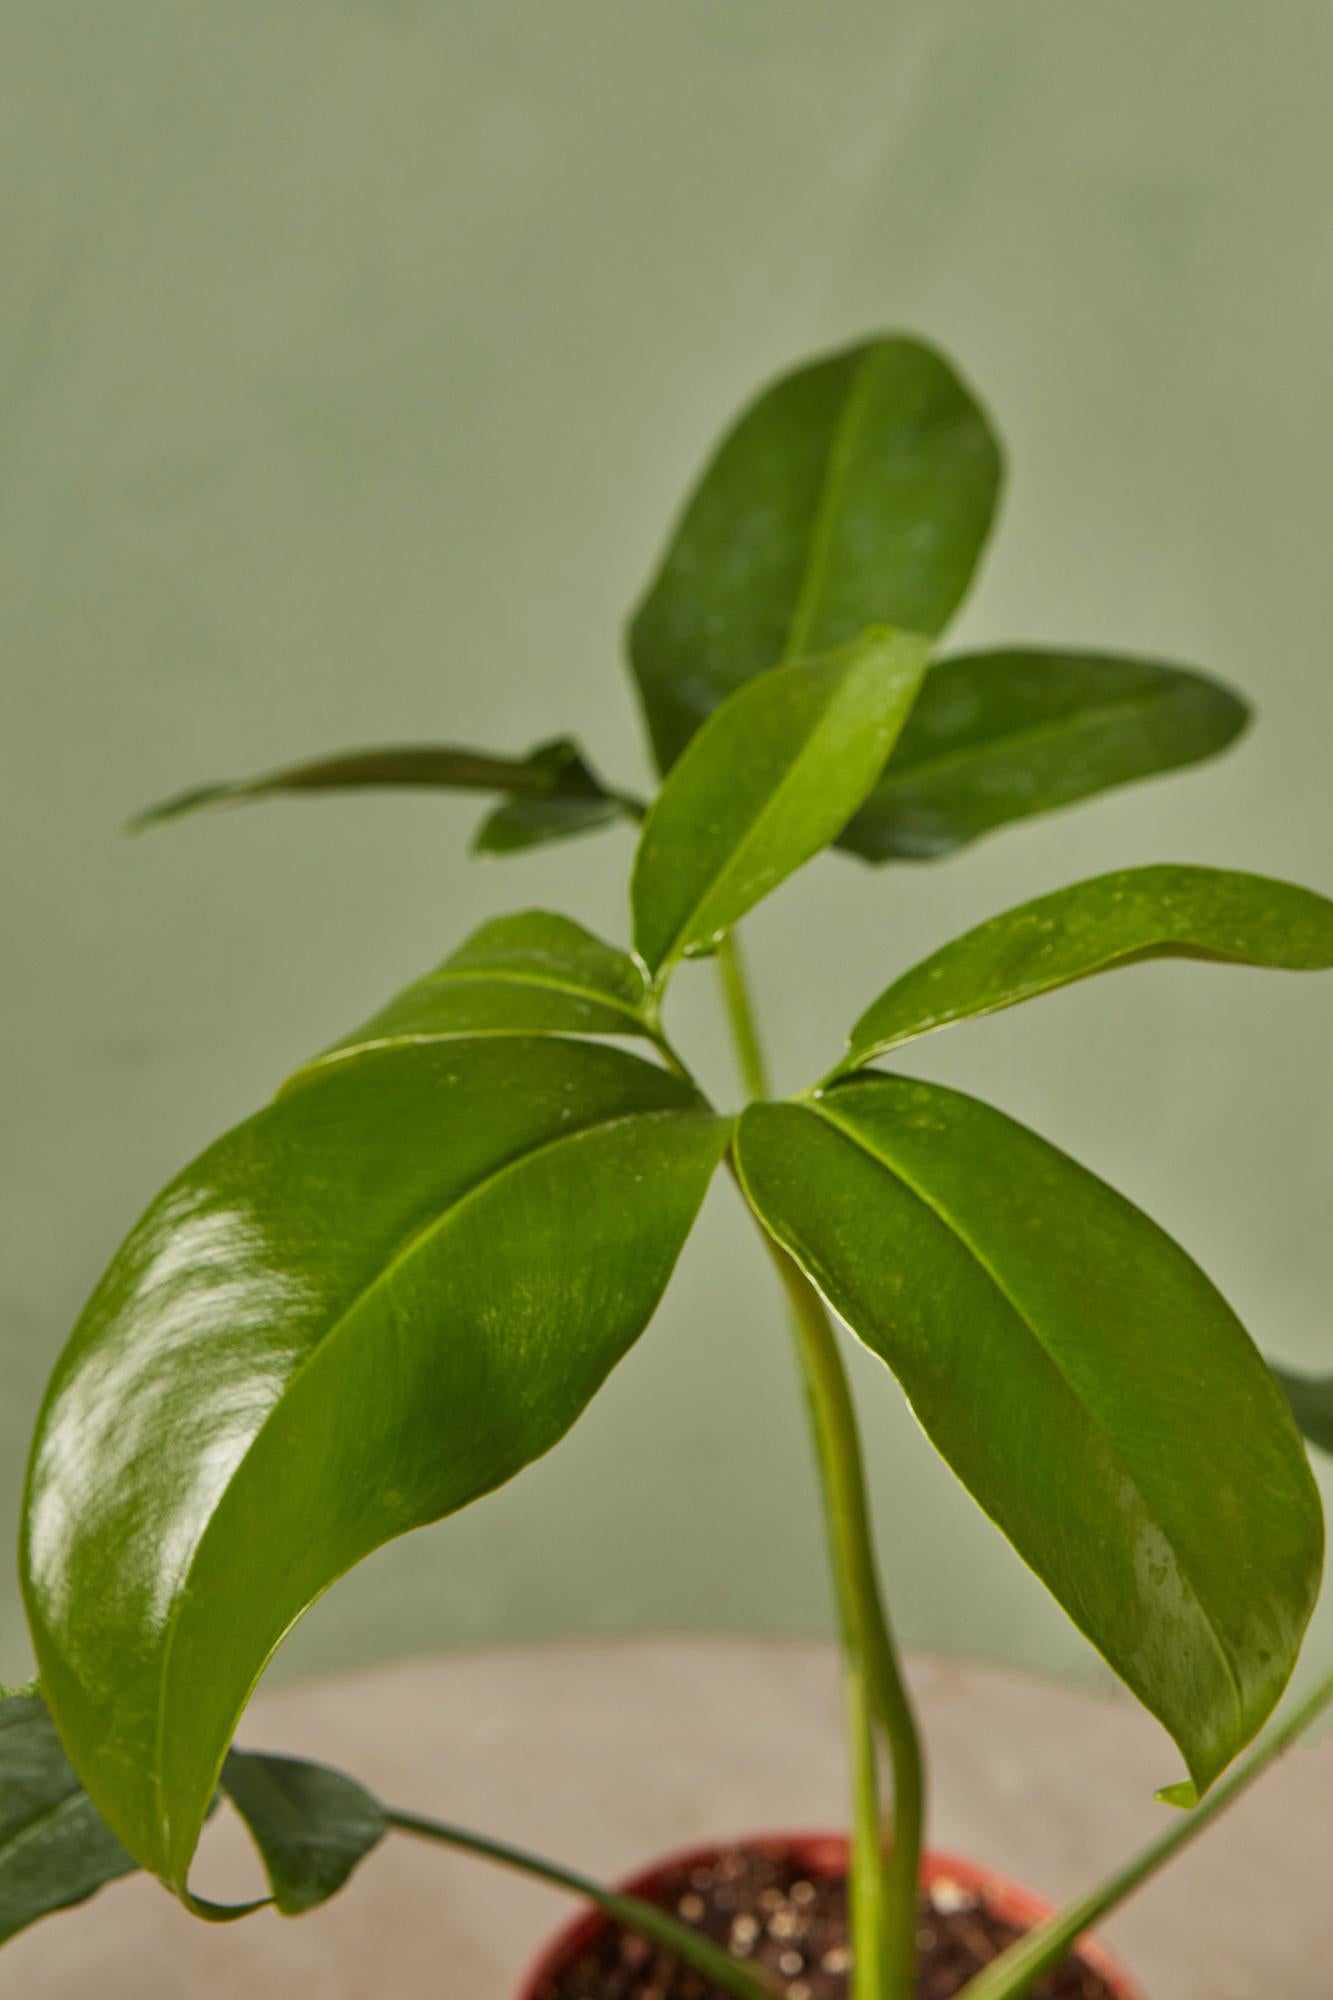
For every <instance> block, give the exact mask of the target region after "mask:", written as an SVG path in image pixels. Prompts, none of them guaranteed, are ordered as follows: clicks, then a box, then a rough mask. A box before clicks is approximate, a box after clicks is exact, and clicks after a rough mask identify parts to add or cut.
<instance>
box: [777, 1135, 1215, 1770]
mask: <svg viewBox="0 0 1333 2000" xmlns="http://www.w3.org/2000/svg"><path fill="white" fill-rule="evenodd" d="M803 1108H805V1109H807V1110H809V1111H810V1112H812V1113H813V1114H814V1115H815V1116H816V1117H819V1118H822V1119H823V1120H824V1122H825V1123H826V1124H827V1125H828V1126H829V1127H830V1128H831V1129H832V1130H833V1131H835V1132H837V1133H839V1134H840V1135H841V1137H842V1138H844V1139H845V1140H846V1141H847V1142H848V1144H849V1145H852V1146H854V1147H856V1149H857V1150H858V1151H859V1152H861V1153H863V1154H864V1155H865V1156H866V1158H867V1159H870V1160H873V1161H874V1162H875V1164H876V1165H877V1166H879V1167H880V1168H882V1169H883V1171H884V1172H885V1173H888V1174H891V1175H892V1176H893V1178H894V1179H895V1180H896V1181H897V1182H898V1183H899V1184H900V1186H901V1187H903V1188H904V1189H905V1190H906V1192H907V1193H908V1194H910V1195H911V1196H913V1198H914V1199H915V1200H916V1201H918V1202H920V1203H921V1205H922V1207H924V1208H926V1209H928V1210H929V1211H930V1213H931V1214H932V1215H934V1216H935V1217H936V1219H937V1220H938V1221H940V1222H942V1223H943V1225H944V1227H945V1228H946V1229H947V1230H948V1231H949V1232H950V1234H951V1235H952V1236H954V1237H955V1238H956V1239H957V1241H958V1242H959V1243H960V1244H961V1245H962V1246H963V1248H964V1250H966V1251H967V1253H968V1255H969V1256H970V1257H971V1258H972V1259H973V1261H974V1262H975V1263H976V1265H977V1266H978V1268H979V1269H980V1270H981V1271H982V1272H983V1274H984V1275H985V1277H986V1278H987V1279H988V1280H989V1282H990V1283H991V1284H992V1285H993V1286H994V1288H995V1290H996V1291H997V1292H998V1293H999V1295H1000V1297H1001V1298H1002V1299H1003V1300H1004V1302H1005V1304H1006V1305H1007V1306H1008V1307H1009V1308H1010V1310H1011V1311H1012V1312H1013V1314H1014V1315H1015V1317H1016V1318H1017V1320H1018V1322H1019V1324H1020V1325H1021V1326H1023V1327H1025V1328H1026V1329H1027V1331H1028V1333H1029V1335H1030V1336H1031V1338H1032V1341H1033V1343H1034V1345H1035V1346H1036V1347H1037V1349H1038V1350H1039V1351H1040V1353H1041V1354H1042V1355H1044V1356H1045V1358H1046V1360H1047V1362H1048V1363H1049V1365H1050V1367H1051V1369H1052V1370H1053V1372H1054V1373H1055V1374H1056V1375H1057V1376H1058V1378H1059V1379H1060V1381H1061V1382H1062V1383H1063V1384H1064V1386H1065V1388H1066V1389H1067V1390H1068V1391H1069V1393H1070V1395H1071V1396H1072V1397H1073V1398H1074V1401H1075V1402H1076V1404H1077V1405H1078V1407H1079V1408H1080V1409H1082V1410H1083V1411H1084V1413H1085V1414H1086V1416H1087V1419H1088V1421H1089V1423H1090V1424H1091V1425H1092V1427H1093V1429H1094V1430H1095V1431H1096V1432H1097V1434H1098V1436H1099V1437H1100V1438H1101V1439H1102V1441H1103V1443H1104V1444H1105V1445H1106V1447H1107V1449H1108V1450H1109V1452H1110V1454H1111V1456H1112V1458H1113V1459H1114V1461H1115V1463H1116V1464H1117V1465H1118V1466H1119V1467H1120V1468H1121V1470H1122V1471H1123V1473H1124V1475H1125V1478H1126V1480H1127V1481H1128V1483H1129V1485H1130V1486H1131V1487H1132V1488H1133V1490H1134V1492H1135V1493H1136V1494H1137V1495H1138V1497H1139V1499H1140V1501H1142V1503H1143V1505H1144V1508H1145V1511H1146V1512H1147V1514H1148V1517H1149V1519H1150V1520H1152V1522H1153V1523H1154V1525H1155V1526H1156V1527H1157V1529H1158V1532H1159V1533H1160V1534H1161V1536H1162V1539H1163V1541H1164V1542H1165V1543H1166V1545H1167V1547H1168V1548H1169V1549H1170V1551H1171V1554H1172V1556H1173V1558H1174V1560H1175V1565H1176V1572H1177V1574H1178V1575H1179V1577H1180V1578H1181V1580H1182V1582H1183V1583H1184V1584H1185V1586H1186V1588H1187V1589H1188V1591H1189V1594H1190V1596H1191V1597H1192V1598H1193V1600H1194V1603H1195V1606H1196V1608H1197V1610H1198V1613H1199V1616H1200V1618H1201V1619H1202V1621H1203V1626H1204V1629H1205V1631H1206V1632H1207V1633H1208V1636H1209V1638H1210V1639H1211V1640H1212V1643H1213V1646H1214V1648H1215V1649H1216V1652H1217V1657H1218V1659H1219V1660H1220V1661H1221V1663H1222V1669H1223V1672H1224V1674H1225V1676H1226V1679H1227V1682H1228V1684H1229V1685H1230V1688H1231V1691H1232V1695H1233V1697H1234V1700H1235V1703H1236V1727H1237V1735H1238V1736H1239V1735H1240V1734H1241V1733H1243V1730H1244V1723H1245V1698H1244V1694H1243V1691H1242V1689H1241V1685H1240V1680H1239V1677H1238V1675H1237V1673H1236V1668H1235V1664H1234V1662H1233V1661H1232V1658H1231V1655H1230V1653H1229V1651H1228V1649H1227V1646H1226V1643H1225V1641H1224V1639H1223V1636H1222V1633H1221V1632H1220V1630H1219V1629H1218V1627H1217V1625H1216V1624H1215V1622H1214V1620H1213V1619H1212V1618H1211V1617H1210V1616H1209V1613H1208V1610H1207V1608H1206V1606H1205V1605H1204V1602H1203V1599H1202V1598H1201V1596H1200V1595H1199V1587H1198V1585H1197V1583H1196V1582H1195V1580H1194V1577H1193V1576H1192V1575H1191V1573H1190V1570H1189V1568H1188V1566H1187V1565H1186V1563H1185V1561H1184V1558H1183V1557H1182V1555H1181V1552H1180V1550H1179V1548H1178V1547H1177V1546H1176V1543H1175V1541H1174V1540H1173V1538H1172V1536H1171V1535H1170V1534H1169V1533H1168V1532H1167V1530H1166V1528H1165V1526H1164V1525H1163V1523H1162V1522H1161V1521H1160V1520H1159V1519H1158V1515H1157V1510H1156V1508H1155V1507H1154V1506H1152V1505H1151V1504H1150V1503H1149V1500H1148V1496H1147V1495H1146V1494H1145V1493H1144V1491H1143V1489H1142V1487H1141V1486H1140V1484H1139V1481H1138V1479H1137V1478H1136V1477H1135V1475H1134V1474H1133V1472H1132V1471H1131V1470H1130V1468H1129V1466H1128V1465H1127V1464H1126V1463H1125V1460H1124V1457H1123V1456H1122V1454H1121V1451H1120V1448H1119V1446H1118V1445H1117V1444H1116V1442H1115V1440H1114V1438H1113V1437H1111V1436H1110V1435H1109V1433H1108V1432H1107V1430H1106V1428H1105V1426H1104V1425H1103V1424H1102V1423H1101V1422H1100V1421H1099V1420H1098V1419H1097V1418H1096V1417H1095V1416H1094V1415H1093V1413H1092V1411H1091V1409H1090V1408H1089V1406H1088V1404H1087V1403H1086V1402H1085V1400H1084V1399H1083V1397H1082V1396H1081V1395H1080V1394H1079V1391H1078V1389H1077V1388H1076V1387H1075V1385H1074V1383H1073V1382H1072V1381H1071V1380H1070V1378H1069V1376H1068V1375H1067V1374H1066V1372H1065V1370H1064V1368H1063V1367H1062V1366H1061V1365H1060V1361H1059V1358H1058V1356H1057V1355H1056V1354H1054V1353H1053V1352H1052V1351H1051V1349H1050V1347H1048V1346H1047V1344H1046V1342H1045V1341H1044V1340H1043V1339H1042V1337H1041V1332H1040V1330H1039V1328H1038V1326H1037V1324H1036V1322H1035V1321H1034V1320H1032V1319H1031V1318H1029V1316H1028V1314H1027V1312H1026V1311H1025V1310H1024V1308H1023V1307H1022V1306H1021V1305H1020V1304H1019V1302H1018V1300H1017V1299H1016V1298H1015V1297H1014V1295H1013V1293H1012V1292H1011V1291H1010V1289H1009V1287H1008V1285H1007V1284H1006V1283H1005V1281H1004V1279H1003V1277H1002V1276H1001V1275H1000V1273H999V1271H998V1270H997V1269H996V1268H995V1266H994V1264H993V1263H992V1261H991V1260H990V1258H989V1257H987V1256H986V1255H985V1253H984V1252H983V1251H982V1250H981V1249H980V1248H979V1247H978V1245H977V1244H976V1243H974V1242H973V1240H972V1237H971V1235H970V1233H969V1232H968V1230H967V1229H965V1228H964V1227H963V1226H962V1224H961V1223H959V1222H958V1221H957V1220H956V1219H955V1217H954V1216H953V1215H951V1214H950V1213H949V1211H948V1210H947V1209H946V1208H944V1207H943V1206H941V1204H940V1203H939V1202H938V1201H937V1200H935V1199H934V1198H933V1197H932V1196H931V1195H930V1194H929V1193H927V1191H926V1190H925V1189H924V1188H922V1187H920V1186H918V1184H917V1182H916V1181H915V1180H914V1179H913V1178H912V1177H911V1175H909V1174H908V1173H907V1172H906V1171H905V1170H904V1169H903V1167H902V1166H901V1165H900V1164H899V1163H898V1162H897V1161H891V1160H887V1159H885V1157H884V1155H883V1154H882V1153H880V1152H878V1151H877V1150H876V1149H875V1147H874V1146H872V1145H870V1144H868V1143H867V1142H866V1140H865V1139H864V1138H863V1137H862V1136H861V1134H860V1133H859V1132H857V1131H856V1130H855V1128H854V1127H851V1126H849V1125H847V1124H846V1123H845V1122H844V1121H843V1120H842V1119H841V1118H838V1117H836V1116H835V1115H834V1114H833V1113H832V1112H831V1111H830V1110H829V1109H828V1105H827V1101H826V1100H820V1101H818V1102H816V1101H813V1100H812V1101H810V1102H808V1103H807V1105H806V1106H805V1107H803ZM1089 1636H1090V1637H1091V1635H1090V1634H1089ZM1093 1643H1094V1644H1096V1641H1095V1640H1094V1642H1093ZM1099 1650H1100V1648H1099Z"/></svg>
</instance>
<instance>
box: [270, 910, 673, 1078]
mask: <svg viewBox="0 0 1333 2000" xmlns="http://www.w3.org/2000/svg"><path fill="white" fill-rule="evenodd" d="M644 999H645V983H644V977H643V973H642V971H641V970H640V968H639V966H638V965H637V963H636V962H635V960H634V959H632V958H631V957H630V956H629V953H628V952H624V951H617V950H616V949H615V948H614V946H612V945H609V944H603V943H602V940H601V939H600V938H598V937H594V936H593V934H592V932H591V931H587V930H585V929H584V928H583V926H582V924H576V923H575V922H574V921H573V919H572V918H570V917H562V916H557V915H555V914H554V913H552V912H551V911H549V910H523V911H520V912H519V914H518V915H517V916H512V917H495V918H493V919H492V920H491V921H490V922H489V923H485V924H483V925H482V926H481V928H480V929H479V930H476V931H474V932H473V933H472V936H471V937H470V938H468V939H467V941H466V943H464V944H462V945H460V946H459V948H458V950H457V951H456V952H454V953H452V955H451V956H450V957H448V958H446V959H445V961H444V964H443V965H441V966H440V967H439V968H438V969H437V970H436V971H434V972H431V973H428V974H427V975H426V977H425V978H424V979H418V980H416V981H415V982H414V984H413V985H411V986H409V987H407V988H405V990H404V991H403V992H402V993H399V994H398V995H397V996H396V997H395V998H394V999H393V1000H391V1001H390V1002H389V1004H388V1006H387V1007H383V1008H381V1010H380V1011H379V1013H378V1014H374V1015H372V1016H371V1018H370V1020H368V1021H367V1022H365V1023H364V1025H363V1026H362V1027H360V1028H358V1029H356V1030H355V1032H354V1033H352V1034H350V1035H347V1036H345V1037H344V1038H343V1039H342V1040H341V1041H340V1042H335V1043H334V1045H333V1047H332V1048H331V1049H328V1050H326V1051H325V1053H324V1054H323V1055H322V1056H318V1057H316V1059H315V1060H316V1063H327V1062H332V1061H335V1060H343V1059H345V1058H346V1057H347V1056H349V1055H354V1054H358V1053H363V1052H365V1051H366V1050H369V1049H376V1048H385V1047H389V1046H391V1045H393V1044H394V1043H404V1042H420V1041H430V1040H440V1039H442V1038H444V1037H446V1036H454V1035H493V1034H534V1033H535V1034H565V1035H647V1034H648V1033H649V1032H650V1030H649V1027H648V1023H647V1021H646V1020H645V1018H644V1014H643V1006H644ZM312 1066H313V1065H311V1066H309V1067H312ZM304 1073H305V1072H304V1071H302V1072H300V1074H304Z"/></svg>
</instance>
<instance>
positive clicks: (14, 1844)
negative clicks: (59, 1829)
mask: <svg viewBox="0 0 1333 2000" xmlns="http://www.w3.org/2000/svg"><path fill="white" fill-rule="evenodd" d="M87 1796H88V1795H87V1793H86V1792H85V1791H84V1789H83V1787H82V1786H81V1785H80V1784H79V1782H78V1780H77V1779H76V1780H75V1782H74V1786H73V1789H72V1790H71V1791H68V1792H66V1793H65V1795H64V1797H63V1798H59V1799H56V1800H55V1801H54V1802H53V1803H52V1804H50V1805H46V1806H42V1807H40V1808H39V1810H38V1811H37V1812H36V1813H35V1814H34V1815H33V1817H32V1818H31V1819H28V1820H24V1822H23V1824H22V1826H19V1827H16V1828H15V1829H14V1831H13V1833H12V1834H6V1835H5V1838H4V1840H3V1841H0V1858H2V1859H3V1860H5V1861H6V1862H7V1861H8V1860H9V1859H10V1857H11V1856H12V1855H14V1854H15V1853H16V1852H18V1851H19V1849H21V1848H22V1847H24V1846H25V1845H26V1844H27V1843H28V1841H29V1840H31V1839H32V1837H33V1836H34V1835H35V1834H39V1833H43V1832H45V1831H46V1829H47V1828H48V1827H51V1826H53V1825H55V1824H56V1822H57V1821H58V1820H59V1819H60V1818H61V1816H62V1815H63V1814H64V1813H66V1812H67V1811H68V1809H69V1807H71V1806H79V1805H82V1804H83V1802H84V1800H85V1799H86V1798H87Z"/></svg>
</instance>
